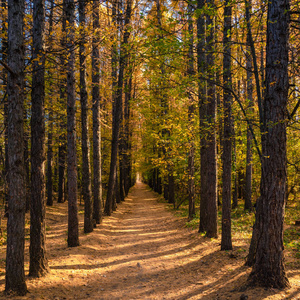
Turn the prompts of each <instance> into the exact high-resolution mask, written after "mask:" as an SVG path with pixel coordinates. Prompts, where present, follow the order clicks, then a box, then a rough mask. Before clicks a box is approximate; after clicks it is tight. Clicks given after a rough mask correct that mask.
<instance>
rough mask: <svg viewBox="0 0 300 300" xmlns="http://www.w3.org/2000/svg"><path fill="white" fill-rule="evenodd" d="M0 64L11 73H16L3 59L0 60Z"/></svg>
mask: <svg viewBox="0 0 300 300" xmlns="http://www.w3.org/2000/svg"><path fill="white" fill-rule="evenodd" d="M0 64H1V65H2V66H3V67H4V68H5V69H6V70H7V71H8V72H9V73H11V74H12V75H16V73H15V72H14V71H13V70H12V69H11V68H10V66H9V65H7V64H6V63H5V62H4V61H3V60H0Z"/></svg>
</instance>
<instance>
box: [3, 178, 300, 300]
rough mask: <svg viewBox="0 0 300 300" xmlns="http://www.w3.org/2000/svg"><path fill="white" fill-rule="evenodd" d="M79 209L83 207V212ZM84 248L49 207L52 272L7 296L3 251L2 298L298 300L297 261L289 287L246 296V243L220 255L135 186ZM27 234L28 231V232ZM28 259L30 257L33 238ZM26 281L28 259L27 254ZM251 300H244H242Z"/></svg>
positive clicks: (63, 211) (62, 208)
mask: <svg viewBox="0 0 300 300" xmlns="http://www.w3.org/2000/svg"><path fill="white" fill-rule="evenodd" d="M80 208H81V209H82V207H80ZM79 217H80V228H81V229H80V244H81V246H79V247H76V248H68V247H67V244H66V238H67V204H66V203H63V204H55V205H54V206H53V207H47V250H48V258H49V266H50V273H49V274H48V275H47V276H45V277H43V278H39V279H30V278H27V279H26V281H27V287H28V290H29V293H28V294H27V295H26V296H24V297H13V296H11V297H8V296H5V295H4V294H3V292H2V291H3V290H4V285H5V247H4V246H3V247H1V249H0V290H1V294H0V299H36V300H37V299H53V300H62V299H99V300H100V299H105V300H106V299H109V300H110V299H111V300H113V299H124V300H125V299H178V300H179V299H180V300H183V299H240V297H241V295H242V294H244V295H247V296H248V300H252V299H255V300H259V299H300V268H299V262H296V263H289V260H292V259H293V260H295V258H292V257H291V256H289V255H287V274H288V277H289V280H290V283H291V288H290V289H287V290H284V291H279V290H276V289H263V288H252V289H247V290H245V291H241V289H240V288H241V287H242V286H243V285H244V284H245V282H246V279H247V277H248V275H249V273H250V271H251V269H250V268H247V267H245V266H244V262H245V257H246V252H245V251H244V250H243V249H247V247H248V244H249V240H245V239H243V238H241V239H237V238H234V239H233V243H234V250H233V251H220V238H219V239H212V240H211V239H208V238H205V237H203V236H201V235H200V234H198V233H197V230H195V229H191V228H186V227H185V223H186V219H182V218H178V217H177V216H175V215H174V213H173V212H172V211H171V210H170V209H169V206H168V205H167V204H166V203H162V202H161V201H158V198H157V195H156V194H155V193H153V192H152V191H150V190H149V189H148V188H147V186H146V185H144V184H142V183H137V184H136V185H135V187H134V188H132V190H131V192H130V194H129V196H128V198H127V199H126V201H125V202H123V203H121V204H119V205H118V209H117V211H116V212H114V213H113V215H112V216H111V217H105V218H104V220H103V223H102V224H101V225H100V226H98V227H97V228H96V229H95V230H94V231H93V232H92V233H90V234H84V233H83V230H82V228H83V212H82V210H81V211H80V213H79ZM27 227H28V226H27ZM28 230H29V229H28V228H27V238H26V253H28V244H29V236H28ZM25 267H26V274H27V273H28V255H26V264H25ZM245 299H246V298H245Z"/></svg>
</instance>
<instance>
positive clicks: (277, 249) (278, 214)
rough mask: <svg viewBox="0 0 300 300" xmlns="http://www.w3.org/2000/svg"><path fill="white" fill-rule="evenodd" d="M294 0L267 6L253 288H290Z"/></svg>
mask: <svg viewBox="0 0 300 300" xmlns="http://www.w3.org/2000/svg"><path fill="white" fill-rule="evenodd" d="M289 11H290V2H289V0H275V1H272V2H269V3H268V18H267V21H268V22H267V24H268V25H267V47H266V78H265V81H266V94H265V99H264V105H263V108H264V110H263V112H264V124H265V126H266V127H265V129H266V131H265V133H264V132H262V134H264V136H265V139H264V142H263V143H262V168H261V188H260V191H261V199H260V201H258V202H257V213H256V225H255V226H257V230H258V241H257V249H256V259H255V264H254V266H253V270H252V272H251V274H250V276H249V284H250V285H259V286H264V287H273V288H280V289H282V288H285V287H288V286H289V281H288V279H287V276H286V272H285V267H284V254H283V249H284V247H283V221H284V208H285V194H286V176H287V174H286V120H287V99H288V88H289V79H288V40H289Z"/></svg>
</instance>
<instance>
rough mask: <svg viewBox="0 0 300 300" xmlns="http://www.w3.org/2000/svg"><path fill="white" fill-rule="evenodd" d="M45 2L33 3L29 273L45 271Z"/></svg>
mask: <svg viewBox="0 0 300 300" xmlns="http://www.w3.org/2000/svg"><path fill="white" fill-rule="evenodd" d="M44 27H45V2H44V0H34V2H33V61H34V63H33V72H32V93H31V103H32V109H31V111H32V113H31V205H30V267H29V275H30V276H33V277H40V276H43V275H44V274H46V273H47V272H48V260H47V257H46V245H45V242H46V220H45V217H46V195H45V168H44V163H45V116H44V114H45V112H44V105H45V104H44V102H45V80H44V76H45V56H44V53H43V51H44Z"/></svg>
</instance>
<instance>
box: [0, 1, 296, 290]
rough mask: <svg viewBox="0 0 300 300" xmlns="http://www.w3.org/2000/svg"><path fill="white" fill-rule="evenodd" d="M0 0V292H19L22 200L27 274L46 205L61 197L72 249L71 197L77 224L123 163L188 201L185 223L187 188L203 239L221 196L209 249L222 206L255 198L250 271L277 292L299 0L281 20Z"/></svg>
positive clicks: (124, 189)
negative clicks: (1, 269) (0, 278)
mask: <svg viewBox="0 0 300 300" xmlns="http://www.w3.org/2000/svg"><path fill="white" fill-rule="evenodd" d="M1 4H2V6H1V8H2V10H1V12H2V14H1V22H2V28H3V30H2V33H1V65H2V66H3V68H2V70H1V72H2V73H1V76H2V83H3V84H2V90H1V94H2V96H3V101H2V102H3V112H4V113H3V116H4V117H3V126H4V132H5V136H4V137H2V144H3V147H4V148H5V155H4V159H3V160H2V161H3V165H2V169H3V176H2V177H1V180H2V182H1V183H2V187H3V190H4V193H3V194H4V196H5V197H6V198H7V203H8V209H7V215H8V224H7V236H8V238H7V265H6V291H7V292H10V291H15V292H17V293H18V294H21V295H22V294H25V293H26V290H27V289H26V283H25V276H24V225H25V211H26V209H29V207H30V215H31V226H30V231H31V233H30V270H29V274H30V275H31V276H36V277H38V276H42V275H44V274H46V273H47V271H48V263H47V256H46V251H45V211H46V203H47V205H53V201H54V199H55V198H57V201H58V202H64V201H65V200H68V210H69V217H68V246H70V247H74V246H78V245H79V234H78V232H79V228H78V227H79V226H78V217H77V210H78V208H77V205H78V201H79V198H80V201H81V196H82V199H83V201H84V232H86V233H88V232H91V231H92V230H93V227H94V226H96V224H100V223H101V219H102V214H103V212H104V213H105V214H106V215H111V213H112V211H113V210H115V209H116V206H117V203H118V202H121V201H122V200H124V198H125V196H126V195H127V194H128V191H129V188H130V187H131V185H132V183H133V182H134V180H133V179H134V175H133V174H134V173H135V172H133V169H134V168H138V170H139V171H140V172H142V173H143V177H144V179H145V180H146V181H147V182H148V184H149V185H150V186H151V187H152V188H153V189H154V190H155V191H157V192H158V193H163V195H164V197H165V199H166V200H168V201H169V202H170V203H173V204H174V206H175V207H179V205H180V204H181V203H182V202H183V201H185V200H188V202H189V219H192V218H194V217H195V203H196V198H197V195H199V196H200V225H199V232H205V233H206V235H207V236H208V237H217V235H218V228H217V209H218V206H217V204H218V203H221V202H222V243H221V248H222V249H223V250H227V249H231V248H232V242H231V221H230V214H231V205H234V206H236V205H237V204H238V202H237V199H238V197H240V198H241V197H242V196H244V198H245V209H248V210H251V209H252V200H251V199H252V195H253V193H252V191H254V196H255V197H256V196H257V195H258V194H260V195H261V196H260V198H259V199H258V200H257V205H256V209H257V213H256V224H255V226H254V231H253V238H252V243H251V245H252V249H254V251H251V252H250V254H249V257H248V258H249V259H248V261H249V264H252V263H250V262H253V263H254V267H253V272H252V274H251V276H250V279H249V280H250V282H251V283H252V284H259V285H264V286H274V287H280V288H282V287H285V286H287V285H288V280H287V278H286V275H285V271H284V265H283V252H282V251H283V241H282V231H283V228H282V226H283V215H284V213H283V212H284V204H285V199H286V195H287V194H288V193H286V187H287V172H286V149H287V145H286V130H287V128H288V133H289V135H290V136H291V137H293V138H292V139H291V140H290V141H289V144H288V149H289V152H288V161H289V164H290V168H289V171H290V176H289V191H291V192H292V191H296V190H297V187H298V186H297V184H296V183H295V182H297V181H296V179H297V170H298V167H299V162H298V161H297V156H296V155H295V153H296V149H297V147H298V145H299V141H298V139H297V136H296V134H295V132H296V131H297V130H298V120H297V118H296V117H297V109H298V106H299V101H298V100H297V97H298V90H297V89H298V73H297V70H298V69H297V66H298V60H297V59H296V58H297V55H296V54H297V52H296V49H297V43H298V41H297V39H295V36H296V35H297V30H298V28H292V29H291V30H290V26H289V24H290V15H293V14H294V15H295V16H297V14H298V8H297V3H295V4H294V3H292V6H293V10H292V11H293V14H291V11H290V8H289V5H290V3H289V1H288V0H276V1H273V2H272V3H268V5H266V4H265V3H262V2H255V3H254V2H253V3H251V2H250V1H245V2H232V1H225V2H224V3H219V2H217V1H216V2H214V1H213V0H210V1H206V2H205V1H202V0H198V1H163V0H155V1H146V0H145V1H142V0H140V1H139V0H126V1H123V0H111V1H101V2H100V1H99V0H93V1H78V2H74V0H62V1H58V0H49V1H46V2H45V0H34V1H33V6H32V4H31V2H26V1H24V0H14V1H11V0H9V1H8V14H7V7H6V0H2V2H1ZM267 6H268V8H267ZM267 12H268V14H267ZM7 24H8V29H6V28H7V27H6V26H7ZM291 24H294V23H291ZM295 24H297V23H295ZM266 26H267V28H266ZM266 30H267V38H266V39H265V38H264V32H265V31H266ZM289 34H290V37H289ZM288 43H289V45H290V46H289V48H288ZM265 45H266V46H267V47H266V49H265ZM288 50H289V52H288ZM288 56H290V58H291V59H290V64H289V65H288ZM265 57H266V58H267V59H266V60H265ZM289 82H290V83H292V85H291V84H289ZM290 86H292V87H293V88H292V89H290V91H292V92H291V93H290V95H288V90H289V87H290ZM297 101H298V102H297ZM79 104H80V105H79ZM79 108H80V109H79ZM29 120H30V122H29ZM78 120H81V122H78ZM76 121H77V122H76ZM288 125H289V127H287V126H288ZM199 128H200V130H199ZM29 137H30V138H29ZM243 142H244V143H245V144H246V147H244V146H243ZM46 143H47V147H46ZM253 146H254V147H253ZM199 150H200V151H199ZM46 151H47V164H46V165H47V169H46V172H45V168H44V163H45V159H46ZM29 157H30V159H29ZM219 158H221V159H219ZM244 162H246V163H244ZM253 164H254V165H258V166H260V165H261V175H260V174H259V173H260V172H259V171H260V170H259V168H254V169H253V167H252V166H253ZM66 166H67V176H66V178H67V180H65V169H66ZM218 169H220V170H221V172H218ZM45 173H46V174H45ZM243 181H245V184H244V183H243ZM260 181H261V184H259V182H260ZM232 182H233V183H234V188H233V193H232V192H231V191H232V186H231V183H232ZM244 185H245V187H246V188H245V191H244V190H243V189H244ZM259 185H260V192H258V189H259ZM102 187H104V189H103V191H102ZM221 191H222V192H221ZM28 195H31V196H30V197H29V196H28ZM103 199H105V201H103ZM232 200H233V201H232ZM274 245H276V247H274Z"/></svg>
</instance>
